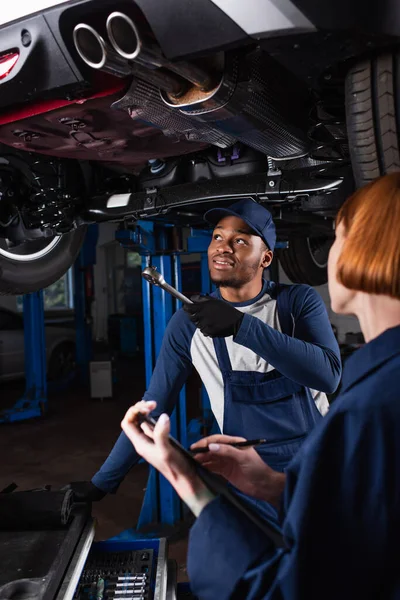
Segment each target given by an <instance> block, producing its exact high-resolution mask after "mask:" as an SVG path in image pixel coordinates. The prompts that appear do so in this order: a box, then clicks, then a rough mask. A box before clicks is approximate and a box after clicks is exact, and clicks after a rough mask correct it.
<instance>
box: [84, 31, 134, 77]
mask: <svg viewBox="0 0 400 600" xmlns="http://www.w3.org/2000/svg"><path fill="white" fill-rule="evenodd" d="M73 37H74V44H75V48H76V50H77V52H78V54H79V56H80V57H81V59H82V60H83V61H84V62H85V63H86V64H87V65H89V67H92V69H98V70H99V71H105V72H106V73H111V75H115V76H116V77H128V76H129V75H130V74H131V72H132V70H131V68H130V66H129V65H128V63H127V62H126V60H123V58H122V57H121V56H120V55H119V54H117V52H115V51H114V50H113V49H112V48H111V46H110V45H109V44H107V42H105V41H104V40H103V38H102V37H101V35H100V34H98V33H97V31H96V30H95V29H93V27H91V26H90V25H87V24H86V23H79V25H77V26H76V27H75V29H74V33H73Z"/></svg>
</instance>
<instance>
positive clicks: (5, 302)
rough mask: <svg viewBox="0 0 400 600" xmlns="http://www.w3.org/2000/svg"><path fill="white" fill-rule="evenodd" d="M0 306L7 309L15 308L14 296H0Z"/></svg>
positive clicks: (15, 299)
mask: <svg viewBox="0 0 400 600" xmlns="http://www.w3.org/2000/svg"><path fill="white" fill-rule="evenodd" d="M0 307H1V308H8V309H9V310H17V297H16V296H0Z"/></svg>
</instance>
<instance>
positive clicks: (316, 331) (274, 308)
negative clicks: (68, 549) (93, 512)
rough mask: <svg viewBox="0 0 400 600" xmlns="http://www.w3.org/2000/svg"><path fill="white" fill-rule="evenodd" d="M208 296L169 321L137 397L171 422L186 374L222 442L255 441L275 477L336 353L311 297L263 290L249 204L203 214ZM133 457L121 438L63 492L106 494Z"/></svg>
mask: <svg viewBox="0 0 400 600" xmlns="http://www.w3.org/2000/svg"><path fill="white" fill-rule="evenodd" d="M205 219H206V221H207V222H208V223H209V224H211V225H213V226H214V232H213V237H212V241H211V243H210V246H209V249H208V264H209V270H210V276H211V279H212V281H213V282H214V283H215V284H216V286H217V287H218V289H217V291H216V292H215V293H213V294H212V295H211V296H197V297H194V298H192V299H193V300H194V304H192V305H185V308H184V310H183V309H182V310H179V311H177V312H176V313H175V314H174V315H173V316H172V318H171V320H170V322H169V324H168V326H167V328H166V331H165V335H164V339H163V343H162V347H161V351H160V354H159V357H158V359H157V363H156V366H155V369H154V372H153V375H152V378H151V381H150V385H149V388H148V389H147V391H146V392H145V394H144V399H145V400H155V401H156V402H157V407H158V408H157V410H158V411H159V412H158V414H161V413H162V412H167V413H169V414H171V412H172V411H173V409H174V407H175V403H176V401H177V398H178V396H179V392H180V390H181V388H182V386H183V384H184V383H185V381H186V379H187V378H188V376H189V374H190V373H191V370H192V366H193V365H194V366H195V368H196V369H197V371H198V373H199V374H200V377H201V379H202V381H203V382H204V385H205V387H206V389H207V392H208V395H209V398H210V402H211V408H212V411H213V413H214V415H215V417H216V420H217V423H218V425H219V428H220V430H221V431H222V432H224V433H226V434H230V435H241V436H244V437H246V438H263V439H265V438H266V439H267V440H268V443H266V444H265V445H263V446H259V447H258V451H259V453H260V454H261V456H262V457H263V459H264V460H265V461H266V462H268V464H270V465H271V466H273V468H274V469H276V470H279V471H282V470H283V469H284V468H285V467H286V466H287V464H288V463H289V462H290V460H291V458H292V457H293V456H294V455H295V454H296V452H297V450H298V449H299V448H300V446H301V444H302V442H303V441H304V439H305V437H306V436H307V434H308V433H309V432H310V431H311V430H312V428H313V427H314V425H315V424H316V423H317V422H318V421H319V420H320V419H321V418H322V415H324V414H325V413H326V411H327V409H328V401H327V397H326V393H330V392H333V391H334V390H335V389H336V387H337V385H338V383H339V379H340V376H341V361H340V354H339V348H338V345H337V342H336V339H335V336H334V334H333V331H332V327H331V325H330V323H329V320H328V315H327V312H326V309H325V306H324V304H323V302H322V300H321V298H320V296H319V295H318V293H317V292H316V291H315V290H313V289H312V288H311V287H309V286H306V285H293V286H278V285H276V284H275V283H274V282H270V281H265V280H264V278H263V274H264V269H266V268H267V267H268V266H269V265H270V264H271V261H272V258H273V250H274V246H275V240H276V231H275V225H274V223H273V220H272V216H271V214H270V212H269V211H268V210H266V209H265V208H264V207H262V206H260V205H259V204H257V203H256V202H253V201H252V200H250V199H245V200H240V201H238V202H236V203H235V204H233V205H232V206H231V207H230V208H228V209H225V208H220V209H219V208H216V209H212V210H210V211H208V212H207V213H206V215H205ZM138 459H139V457H138V455H137V453H136V451H135V449H134V448H133V446H132V444H131V442H130V441H129V439H128V438H127V437H126V435H125V434H124V433H121V435H120V437H119V439H118V440H117V442H116V444H115V446H114V448H113V449H112V451H111V453H110V455H109V456H108V458H107V460H106V461H105V463H104V464H103V466H102V467H101V468H100V470H99V471H98V472H97V473H96V474H95V476H94V477H93V479H92V482H75V483H72V484H70V485H71V487H72V489H73V490H74V491H75V493H76V494H77V495H78V496H79V495H80V496H81V497H86V498H89V499H92V500H100V499H101V498H102V497H103V496H104V495H105V494H106V493H108V492H115V491H116V490H117V488H118V486H119V484H120V483H121V481H122V480H123V478H124V477H125V476H126V474H127V473H128V472H129V470H130V469H131V468H132V466H133V465H134V464H135V463H137V461H138Z"/></svg>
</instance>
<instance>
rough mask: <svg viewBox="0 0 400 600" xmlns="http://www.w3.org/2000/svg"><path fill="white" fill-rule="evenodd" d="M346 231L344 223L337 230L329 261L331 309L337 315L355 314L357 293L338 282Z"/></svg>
mask: <svg viewBox="0 0 400 600" xmlns="http://www.w3.org/2000/svg"><path fill="white" fill-rule="evenodd" d="M345 237H346V236H345V229H344V225H343V223H339V225H338V226H337V228H336V238H335V241H334V243H333V244H332V246H331V249H330V252H329V259H328V287H329V295H330V297H331V307H332V310H333V311H334V312H335V313H339V314H345V315H346V314H347V315H348V314H353V309H352V305H353V304H354V298H355V295H356V293H355V291H354V290H349V289H348V288H346V287H345V286H344V285H343V284H341V283H340V282H339V281H338V280H337V276H336V273H337V263H338V260H339V257H340V254H341V252H342V249H343V244H344V242H345Z"/></svg>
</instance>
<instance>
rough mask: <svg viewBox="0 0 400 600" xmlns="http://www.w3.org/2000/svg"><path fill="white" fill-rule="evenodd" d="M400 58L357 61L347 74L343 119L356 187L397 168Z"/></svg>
mask: <svg viewBox="0 0 400 600" xmlns="http://www.w3.org/2000/svg"><path fill="white" fill-rule="evenodd" d="M399 69H400V57H399V56H398V55H397V54H395V53H388V54H383V55H381V56H378V57H376V58H372V59H367V60H364V61H362V62H360V63H358V64H356V65H355V66H354V67H353V68H352V69H351V70H350V72H349V73H348V74H347V77H346V121H347V132H348V138H349V146H350V156H351V162H352V167H353V173H354V179H355V183H356V186H357V187H361V186H363V185H365V184H367V183H369V182H370V181H373V180H374V179H376V178H377V177H379V176H381V175H385V174H386V173H392V172H394V171H399V170H400V152H399V131H398V123H400V104H399V102H400V77H399V73H400V71H399Z"/></svg>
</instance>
